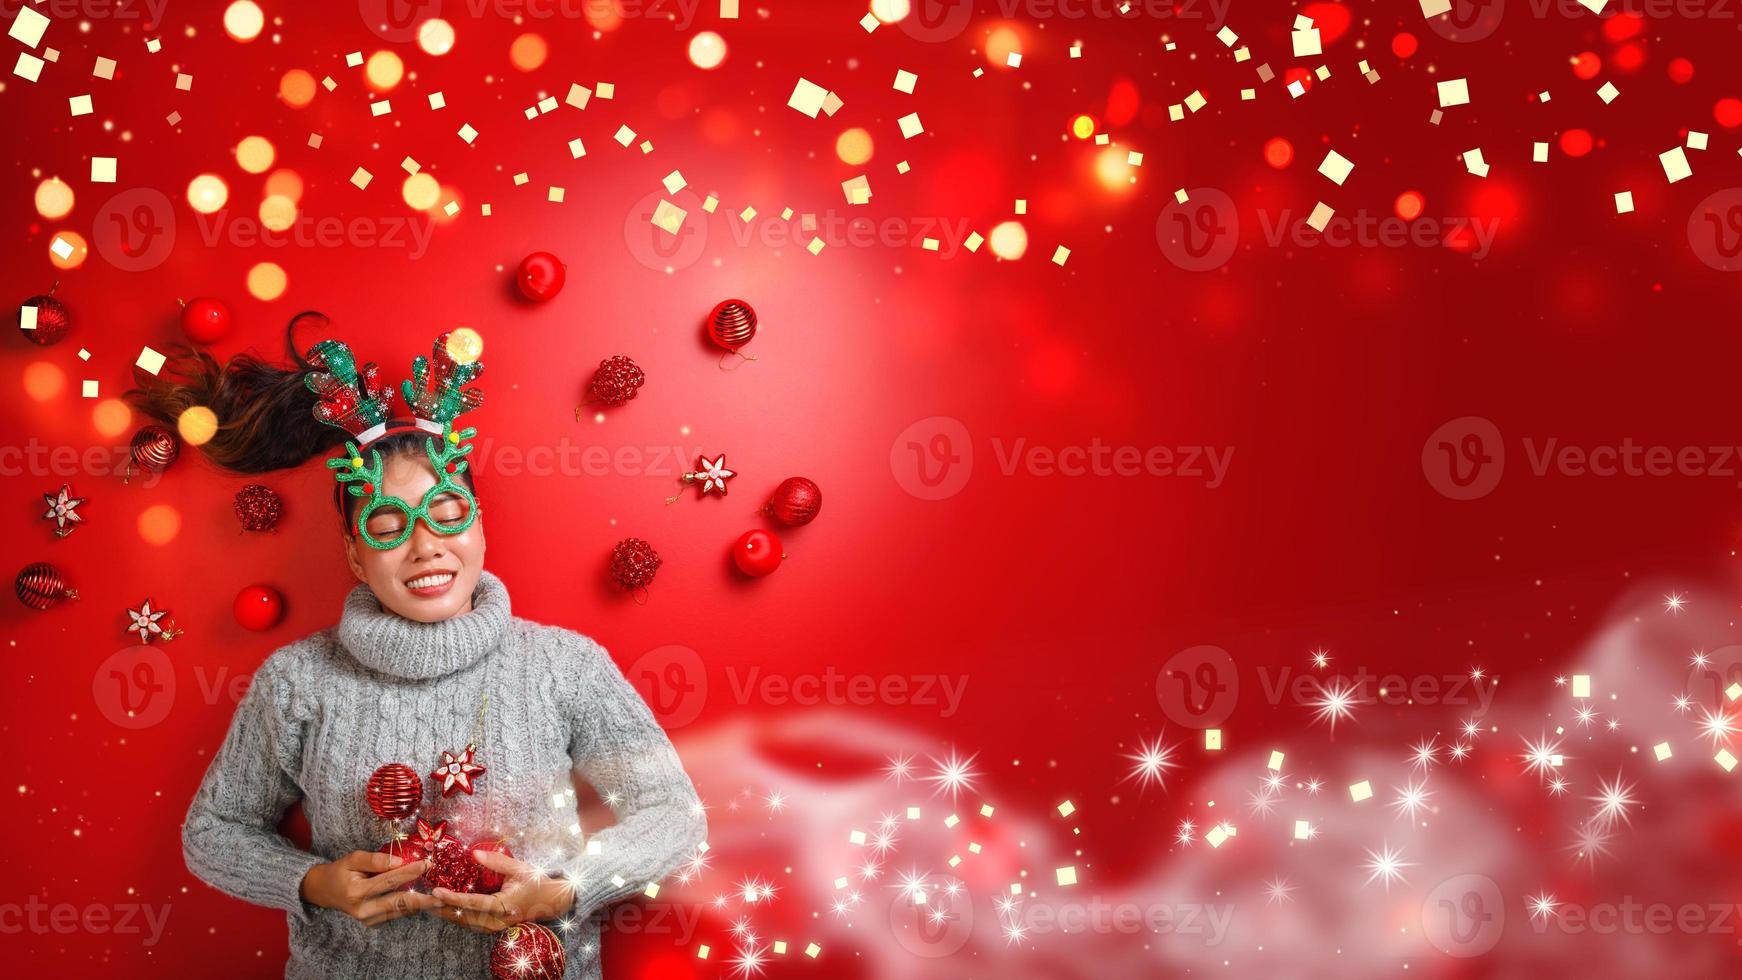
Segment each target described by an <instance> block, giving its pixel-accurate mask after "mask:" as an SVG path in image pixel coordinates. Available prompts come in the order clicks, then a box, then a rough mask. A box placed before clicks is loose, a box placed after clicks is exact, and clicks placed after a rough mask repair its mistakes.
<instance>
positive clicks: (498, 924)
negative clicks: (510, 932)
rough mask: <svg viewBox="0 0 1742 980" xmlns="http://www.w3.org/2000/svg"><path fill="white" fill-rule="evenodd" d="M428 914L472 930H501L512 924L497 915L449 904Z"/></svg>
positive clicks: (488, 931) (490, 931) (486, 931)
mask: <svg viewBox="0 0 1742 980" xmlns="http://www.w3.org/2000/svg"><path fill="white" fill-rule="evenodd" d="M429 914H430V915H433V916H435V917H436V918H438V919H446V920H447V921H449V922H452V923H453V924H455V925H457V926H464V927H466V928H467V929H471V930H473V931H474V932H485V933H494V932H501V931H502V930H504V929H506V928H508V927H509V926H511V925H513V924H514V923H512V922H508V921H505V920H503V919H501V918H500V917H498V916H495V915H491V914H490V913H488V912H480V911H477V910H474V909H469V908H457V907H452V906H450V907H447V908H441V909H431V910H430V913H429Z"/></svg>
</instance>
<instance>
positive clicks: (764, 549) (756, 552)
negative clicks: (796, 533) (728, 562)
mask: <svg viewBox="0 0 1742 980" xmlns="http://www.w3.org/2000/svg"><path fill="white" fill-rule="evenodd" d="M785 558H786V553H785V552H783V551H781V550H780V539H779V538H777V537H775V536H774V532H772V531H764V530H762V529H761V528H757V529H756V530H754V531H745V532H744V533H743V534H742V535H740V536H739V538H738V541H737V543H736V544H734V545H732V560H733V561H735V562H737V563H738V569H739V571H742V572H743V573H744V574H746V575H753V576H755V577H757V578H761V577H762V576H764V575H768V574H771V573H772V572H773V571H774V570H775V569H777V568H779V567H780V563H781V561H782V560H783V559H785Z"/></svg>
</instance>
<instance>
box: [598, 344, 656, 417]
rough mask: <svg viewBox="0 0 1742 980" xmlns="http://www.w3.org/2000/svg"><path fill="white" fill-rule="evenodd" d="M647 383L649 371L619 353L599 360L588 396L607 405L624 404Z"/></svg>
mask: <svg viewBox="0 0 1742 980" xmlns="http://www.w3.org/2000/svg"><path fill="white" fill-rule="evenodd" d="M646 383H647V373H646V372H644V371H642V370H641V367H640V365H638V364H636V363H635V362H634V361H632V360H630V359H629V358H627V357H625V356H623V355H622V354H617V355H615V356H612V357H607V358H605V359H604V360H602V361H600V362H599V370H597V371H594V372H593V382H592V384H589V385H588V386H587V395H588V397H589V398H590V399H591V400H592V401H595V402H604V403H605V404H607V405H624V404H627V403H628V402H629V400H630V399H632V398H634V397H635V394H636V392H638V391H639V390H640V389H641V386H642V385H644V384H646Z"/></svg>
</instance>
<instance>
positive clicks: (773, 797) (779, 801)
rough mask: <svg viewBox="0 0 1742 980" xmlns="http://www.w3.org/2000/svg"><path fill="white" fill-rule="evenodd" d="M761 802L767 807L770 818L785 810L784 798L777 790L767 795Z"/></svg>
mask: <svg viewBox="0 0 1742 980" xmlns="http://www.w3.org/2000/svg"><path fill="white" fill-rule="evenodd" d="M762 802H763V805H765V806H767V807H768V815H769V816H771V817H772V816H774V815H775V814H777V813H779V812H780V811H782V810H784V809H786V797H785V796H784V795H783V794H781V792H780V791H779V790H775V791H774V792H772V793H769V794H768V797H767V799H764V800H763V801H762Z"/></svg>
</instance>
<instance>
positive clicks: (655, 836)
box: [182, 572, 707, 980]
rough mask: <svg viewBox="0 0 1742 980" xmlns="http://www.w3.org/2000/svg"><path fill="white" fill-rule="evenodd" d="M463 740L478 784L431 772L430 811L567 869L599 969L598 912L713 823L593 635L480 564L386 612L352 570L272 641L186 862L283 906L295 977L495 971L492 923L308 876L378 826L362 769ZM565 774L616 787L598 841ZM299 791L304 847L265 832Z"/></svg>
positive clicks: (590, 965)
mask: <svg viewBox="0 0 1742 980" xmlns="http://www.w3.org/2000/svg"><path fill="white" fill-rule="evenodd" d="M486 698H488V709H487V710H485V704H486ZM480 714H482V721H481V722H480ZM468 742H475V743H476V744H477V746H478V752H477V761H478V763H479V764H481V765H483V766H485V767H486V769H487V770H488V771H487V772H485V774H484V775H483V776H481V777H479V779H478V782H477V790H476V792H475V793H474V794H473V795H470V796H468V795H466V794H464V793H456V794H455V795H454V796H451V797H447V798H443V797H442V796H441V791H440V788H439V786H438V785H437V784H436V783H435V781H434V780H431V779H428V778H426V779H425V780H424V783H423V785H424V802H423V810H422V813H423V815H424V816H425V817H426V818H427V819H430V820H432V821H433V820H447V821H448V829H449V831H450V833H452V832H456V831H457V833H458V835H459V836H460V838H461V839H462V840H464V841H466V842H467V843H470V842H472V841H476V840H479V839H481V838H484V837H487V836H488V837H497V836H500V837H505V838H507V839H508V842H509V846H510V847H511V848H512V849H513V851H514V854H515V855H516V856H517V857H519V858H521V859H522V860H525V861H528V862H530V863H532V864H535V865H538V866H540V867H543V868H547V869H561V870H563V871H565V872H567V873H568V874H569V876H570V877H571V878H573V879H575V880H576V887H575V902H574V908H573V910H572V913H571V915H570V917H569V920H568V921H569V923H570V927H569V928H568V929H567V930H566V942H567V945H568V953H569V960H568V962H569V966H568V972H567V974H566V976H567V977H570V978H581V977H585V978H597V977H599V975H600V974H599V957H598V950H599V928H598V919H597V917H595V916H594V913H595V912H598V911H599V910H601V909H602V908H603V907H604V906H605V905H607V904H609V903H611V902H614V901H617V900H618V899H621V898H624V897H627V896H629V895H633V894H636V893H638V892H640V891H641V890H642V889H644V888H645V887H646V886H647V884H648V883H649V882H653V881H657V880H659V879H660V878H662V877H663V876H664V875H665V874H666V873H667V872H669V871H671V870H672V869H673V868H675V867H676V866H677V865H678V864H679V863H681V862H682V861H684V860H686V859H687V858H689V857H690V856H691V855H693V854H694V853H695V848H696V846H697V845H699V844H700V843H701V842H702V840H703V839H704V837H705V836H706V831H707V827H706V822H705V819H704V818H703V815H702V809H701V806H700V801H699V800H697V798H696V792H695V788H694V787H693V786H692V785H691V784H690V780H689V777H687V776H686V775H684V772H683V769H682V768H681V766H680V765H679V763H678V758H677V753H676V751H675V750H673V748H672V746H671V742H670V741H669V740H668V739H667V738H666V737H665V733H664V732H663V731H661V730H660V728H659V725H658V724H657V723H656V722H655V721H654V720H653V714H652V712H651V711H649V710H648V708H647V705H646V704H645V703H644V702H643V701H642V700H641V696H640V694H639V693H637V692H636V690H635V689H634V688H633V687H631V686H630V684H629V682H628V681H626V680H625V679H624V678H623V674H622V672H621V671H619V670H618V669H617V666H616V664H615V663H613V662H612V660H611V658H610V657H609V656H608V655H607V654H606V653H605V651H604V649H603V648H601V647H600V646H599V645H598V644H597V643H595V642H593V641H592V640H590V639H588V638H587V637H584V636H581V635H579V634H577V633H573V632H571V631H569V630H565V629H559V628H557V627H553V626H543V625H540V624H538V623H531V622H527V621H526V620H522V619H515V618H514V617H513V615H512V612H511V610H510V607H509V601H508V590H507V588H506V587H504V586H503V584H502V581H501V580H500V579H498V578H496V577H495V576H493V575H491V574H489V573H488V572H486V573H484V574H483V576H482V577H481V578H480V579H479V583H478V590H477V592H476V593H475V594H474V596H473V611H472V612H470V613H468V614H466V615H463V616H456V617H455V618H453V619H450V620H447V621H446V622H441V623H417V622H412V621H411V620H408V619H404V618H402V617H400V616H397V615H394V614H393V613H391V612H387V611H385V610H383V609H382V608H381V606H380V604H379V603H378V602H376V600H375V596H374V595H373V594H372V593H371V592H370V591H369V590H368V589H367V588H366V587H363V586H358V587H357V588H356V589H355V590H354V591H352V593H351V594H350V596H349V597H348V598H347V599H346V600H345V612H344V616H343V618H342V619H341V620H340V622H339V625H338V627H337V628H336V629H329V630H326V631H323V632H321V633H317V634H315V635H313V636H310V637H308V638H306V639H303V640H299V641H297V642H295V643H292V644H290V645H289V646H287V647H284V648H282V649H280V650H278V651H277V652H276V653H274V654H273V655H272V656H271V657H270V658H268V659H267V661H266V663H265V664H263V665H262V666H261V668H260V670H259V671H258V672H257V673H256V674H255V676H254V682H253V684H252V686H251V687H250V688H249V689H248V694H247V696H246V697H244V698H243V699H242V703H241V704H240V705H239V706H238V707H237V709H236V716H235V719H234V720H233V721H232V722H231V724H230V732H229V735H228V736H227V737H226V738H225V739H224V744H223V747H222V748H221V749H220V750H219V751H218V754H217V756H216V757H215V758H213V760H212V765H211V767H210V768H209V769H208V770H207V771H206V777H205V780H204V781H203V782H201V784H200V789H199V792H198V794H196V795H195V797H194V802H193V806H192V807H191V808H190V809H189V810H188V817H187V823H186V825H185V826H184V827H183V828H182V849H183V853H184V855H185V857H186V860H187V865H188V868H189V870H191V871H192V872H193V873H194V874H196V875H198V876H199V877H200V878H201V879H203V880H205V881H206V882H207V883H209V884H211V885H213V886H214V887H217V888H219V889H221V890H223V891H225V892H227V893H229V894H231V895H234V896H236V897H237V898H241V899H244V900H246V901H249V902H253V903H255V904H258V905H266V906H271V907H273V908H279V909H283V910H285V912H287V913H289V919H290V963H289V966H288V967H287V968H286V970H285V975H286V976H287V977H291V978H298V980H300V978H316V977H319V978H330V980H364V978H368V980H382V978H384V977H422V978H435V980H441V978H454V980H479V978H485V977H488V976H489V966H488V963H489V949H490V945H491V943H492V941H493V937H489V936H486V935H484V934H482V933H477V932H472V931H470V930H468V929H464V928H462V927H460V926H457V925H454V924H452V923H449V922H443V921H441V920H439V919H437V918H434V917H432V916H429V915H426V914H418V915H412V916H408V917H405V918H401V919H396V920H394V921H391V922H386V923H383V924H382V925H379V926H376V927H374V928H367V927H365V926H363V925H362V924H361V923H360V922H358V921H356V920H355V919H353V918H351V917H350V916H348V915H346V914H345V913H343V912H336V911H333V910H331V909H322V908H316V907H314V906H311V905H308V904H306V903H304V902H303V901H302V898H301V891H300V889H301V885H302V879H303V875H305V874H306V873H307V872H308V870H309V868H311V867H313V866H314V865H316V864H319V863H322V862H325V861H330V860H333V859H334V858H337V857H340V856H342V855H344V854H347V853H349V852H351V851H356V850H365V851H372V850H375V849H376V848H378V847H380V846H381V844H382V843H384V842H385V841H386V840H387V839H388V837H389V836H390V833H389V830H388V828H387V827H386V826H385V825H384V824H383V823H382V822H381V821H380V820H378V819H376V817H375V816H374V814H372V813H371V812H370V811H369V806H368V803H367V802H366V801H365V799H364V787H365V785H366V784H367V782H368V779H369V774H370V773H372V772H374V771H375V769H376V768H377V767H379V766H382V765H384V764H386V763H389V762H403V763H405V764H407V765H409V766H411V767H412V768H413V769H416V770H418V771H419V772H422V773H424V774H426V776H427V774H428V773H430V772H431V771H433V770H434V769H435V767H436V763H437V762H438V761H439V759H440V756H441V752H442V751H443V750H452V751H454V752H456V753H457V752H460V751H463V750H464V748H465V746H466V744H467V743H468ZM571 773H574V774H578V775H579V776H580V777H581V778H583V779H585V780H586V781H587V782H588V783H590V784H591V785H592V786H593V787H594V788H595V789H597V790H598V792H599V795H600V796H602V797H604V798H606V799H607V801H610V802H612V804H613V811H614V813H615V814H616V818H617V823H616V824H615V825H613V826H611V827H608V828H606V829H605V830H603V831H601V832H599V833H597V834H593V835H591V836H590V837H588V838H587V839H586V841H587V842H596V844H597V845H598V846H597V853H596V854H592V855H589V854H586V853H585V850H584V849H583V841H582V839H581V838H579V837H577V836H575V835H573V834H572V833H570V828H571V826H572V825H573V824H574V823H575V820H576V816H575V812H574V810H573V808H571V807H553V806H552V805H551V794H552V793H553V792H562V791H563V790H565V789H568V788H570V787H571V786H572V783H571ZM298 801H301V803H302V805H303V809H304V811H305V812H306V814H307V816H308V819H309V824H310V826H311V828H312V831H313V833H312V840H311V846H312V852H311V851H303V850H300V849H298V848H297V847H296V846H295V845H293V844H291V842H290V841H288V840H286V839H285V838H284V837H282V836H280V835H279V834H278V832H277V828H278V825H279V821H280V820H281V818H282V817H283V815H284V812H285V810H287V809H288V808H289V807H290V806H292V805H293V804H295V803H297V802H298ZM615 881H621V882H622V884H620V885H619V884H614V882H615ZM559 934H565V933H564V932H563V931H562V930H559Z"/></svg>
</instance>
